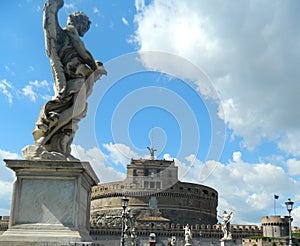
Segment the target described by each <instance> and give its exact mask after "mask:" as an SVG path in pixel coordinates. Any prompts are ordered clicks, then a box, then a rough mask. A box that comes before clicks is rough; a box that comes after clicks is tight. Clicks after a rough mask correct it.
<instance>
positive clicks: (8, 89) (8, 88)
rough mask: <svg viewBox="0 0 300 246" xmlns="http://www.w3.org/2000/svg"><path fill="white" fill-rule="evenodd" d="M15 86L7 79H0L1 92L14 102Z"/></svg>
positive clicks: (10, 101) (9, 100)
mask: <svg viewBox="0 0 300 246" xmlns="http://www.w3.org/2000/svg"><path fill="white" fill-rule="evenodd" d="M12 91H13V86H12V84H11V83H10V82H8V81H7V80H6V79H3V80H1V81H0V93H2V94H3V95H5V96H7V98H8V102H9V103H12V102H13V94H12Z"/></svg>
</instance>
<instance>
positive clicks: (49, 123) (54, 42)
mask: <svg viewBox="0 0 300 246" xmlns="http://www.w3.org/2000/svg"><path fill="white" fill-rule="evenodd" d="M63 5H64V1H63V0H46V3H45V6H44V16H43V24H44V34H45V44H46V53H47V56H48V57H49V59H50V64H51V69H52V74H53V78H54V92H55V95H54V96H53V98H52V99H51V100H50V101H48V102H47V103H46V104H45V105H43V107H42V108H41V111H40V115H39V117H38V119H37V121H36V125H35V129H34V131H33V137H34V140H35V145H34V146H27V147H25V148H24V149H23V151H22V152H23V156H24V158H25V159H50V160H75V158H74V157H73V156H72V155H71V143H72V141H73V139H74V136H75V133H76V131H77V129H78V122H79V121H80V120H81V119H82V118H84V117H85V115H86V112H87V102H86V100H87V98H88V97H89V96H90V95H91V93H92V89H93V85H94V83H95V81H96V80H98V79H100V77H101V76H102V75H103V74H105V75H106V70H105V69H104V67H103V64H102V62H100V61H97V60H94V58H93V56H92V55H91V53H90V52H89V51H88V50H87V49H86V48H85V45H84V43H83V41H82V40H81V39H80V37H83V36H84V34H85V33H86V32H87V31H88V30H89V28H90V24H91V22H90V20H89V17H88V16H86V15H85V14H84V13H83V12H79V11H77V12H74V13H72V14H70V15H69V17H68V20H67V25H66V27H65V28H61V27H60V26H59V23H58V18H57V13H58V10H59V9H60V8H62V7H63Z"/></svg>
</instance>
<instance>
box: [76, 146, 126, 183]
mask: <svg viewBox="0 0 300 246" xmlns="http://www.w3.org/2000/svg"><path fill="white" fill-rule="evenodd" d="M72 154H73V155H74V156H75V157H77V158H78V159H80V160H81V161H88V162H90V164H91V165H92V167H93V169H94V171H95V172H96V174H97V176H98V178H99V179H100V183H107V182H113V181H120V180H123V179H124V178H125V175H124V174H123V173H121V172H119V171H117V170H115V169H114V168H113V167H112V166H110V163H109V156H106V155H105V154H104V153H103V152H102V151H101V150H100V149H98V148H96V147H95V148H91V149H88V150H85V149H84V148H82V147H81V146H79V145H72Z"/></svg>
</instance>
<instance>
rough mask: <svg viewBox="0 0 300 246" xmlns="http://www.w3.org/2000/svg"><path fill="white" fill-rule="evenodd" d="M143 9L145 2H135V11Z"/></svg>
mask: <svg viewBox="0 0 300 246" xmlns="http://www.w3.org/2000/svg"><path fill="white" fill-rule="evenodd" d="M144 7H145V1H144V0H135V9H136V11H141V10H143V9H144Z"/></svg>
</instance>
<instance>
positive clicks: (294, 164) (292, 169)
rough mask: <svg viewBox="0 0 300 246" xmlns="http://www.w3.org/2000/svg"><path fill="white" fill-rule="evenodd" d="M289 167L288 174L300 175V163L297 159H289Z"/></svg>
mask: <svg viewBox="0 0 300 246" xmlns="http://www.w3.org/2000/svg"><path fill="white" fill-rule="evenodd" d="M286 165H287V167H288V172H289V174H290V175H293V176H295V175H300V161H299V160H296V159H295V158H293V159H288V160H287V163H286Z"/></svg>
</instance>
